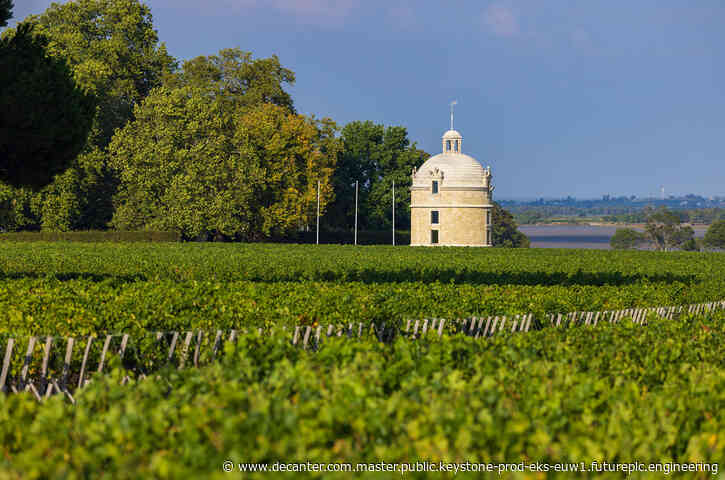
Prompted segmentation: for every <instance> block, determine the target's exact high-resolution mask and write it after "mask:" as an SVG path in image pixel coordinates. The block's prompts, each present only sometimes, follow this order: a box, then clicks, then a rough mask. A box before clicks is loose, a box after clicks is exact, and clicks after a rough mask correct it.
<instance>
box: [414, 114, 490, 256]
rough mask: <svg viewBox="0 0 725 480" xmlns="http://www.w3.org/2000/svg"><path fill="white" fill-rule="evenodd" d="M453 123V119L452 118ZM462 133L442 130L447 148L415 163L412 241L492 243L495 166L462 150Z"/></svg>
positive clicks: (460, 244) (485, 245) (467, 244)
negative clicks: (485, 163)
mask: <svg viewBox="0 0 725 480" xmlns="http://www.w3.org/2000/svg"><path fill="white" fill-rule="evenodd" d="M451 123H452V121H451ZM462 145H463V137H461V134H460V133H458V132H457V131H455V130H453V129H451V130H448V131H447V132H446V133H445V134H443V152H442V153H440V154H438V155H435V156H433V157H431V158H429V159H428V160H427V161H426V162H425V163H424V164H423V165H422V166H421V167H420V169H418V170H417V171H416V170H415V169H413V173H412V179H413V183H412V186H411V188H410V202H411V204H410V209H411V211H410V244H411V245H414V246H416V245H417V246H419V245H428V246H435V245H445V246H470V247H490V246H491V245H492V243H491V211H492V209H493V204H492V193H493V186H492V185H491V167H487V168H484V167H483V165H481V163H479V162H478V160H476V159H475V158H473V157H470V156H468V155H464V154H463V153H462Z"/></svg>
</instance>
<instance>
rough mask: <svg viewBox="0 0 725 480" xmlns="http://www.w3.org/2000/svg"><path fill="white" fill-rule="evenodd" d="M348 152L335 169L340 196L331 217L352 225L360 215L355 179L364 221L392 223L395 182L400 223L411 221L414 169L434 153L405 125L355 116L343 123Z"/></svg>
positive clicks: (376, 226) (371, 225)
mask: <svg viewBox="0 0 725 480" xmlns="http://www.w3.org/2000/svg"><path fill="white" fill-rule="evenodd" d="M340 140H341V141H342V152H341V153H340V155H339V157H338V161H337V168H336V169H335V173H334V175H333V179H332V182H333V187H334V190H335V200H334V201H333V203H332V204H331V205H330V209H329V212H328V214H327V215H326V216H325V223H326V224H327V225H328V226H331V227H343V228H352V226H353V224H354V218H355V182H356V181H357V182H358V188H359V193H358V198H359V208H358V226H359V228H361V229H373V230H380V229H384V228H389V227H390V225H391V221H392V186H393V182H395V204H396V208H395V221H396V227H401V228H405V227H406V226H408V225H410V209H409V206H410V188H409V187H410V183H411V179H410V172H411V170H412V169H413V167H416V168H418V167H420V166H421V165H422V164H423V162H425V160H426V159H427V158H428V157H429V156H430V155H428V153H426V152H424V151H422V150H419V149H418V148H417V146H416V144H415V143H413V144H411V143H410V140H409V139H408V131H407V130H406V129H405V127H401V126H391V127H387V128H386V127H385V126H383V125H377V124H374V123H373V122H371V121H365V122H361V121H354V122H351V123H349V124H347V125H345V127H344V128H343V129H342V132H341V135H340Z"/></svg>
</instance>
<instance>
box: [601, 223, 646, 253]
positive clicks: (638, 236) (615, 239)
mask: <svg viewBox="0 0 725 480" xmlns="http://www.w3.org/2000/svg"><path fill="white" fill-rule="evenodd" d="M646 242H647V239H646V237H645V234H644V233H642V232H638V231H637V230H634V229H631V228H618V229H617V230H616V231H615V232H614V235H612V238H610V239H609V245H610V246H611V247H612V248H613V249H615V250H628V249H633V248H637V247H638V246H640V245H643V244H644V243H646Z"/></svg>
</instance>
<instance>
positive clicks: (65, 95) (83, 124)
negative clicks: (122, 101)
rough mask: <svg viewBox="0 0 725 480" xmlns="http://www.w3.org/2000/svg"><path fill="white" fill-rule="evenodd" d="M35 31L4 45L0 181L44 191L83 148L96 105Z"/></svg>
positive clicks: (22, 28) (0, 56) (23, 30)
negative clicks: (50, 52) (43, 188)
mask: <svg viewBox="0 0 725 480" xmlns="http://www.w3.org/2000/svg"><path fill="white" fill-rule="evenodd" d="M32 30H33V25H32V24H28V23H23V24H21V25H19V26H18V28H17V29H14V30H13V31H12V32H11V33H10V34H7V35H3V37H2V38H1V39H0V180H1V181H3V182H5V183H7V184H9V185H11V186H14V187H29V188H33V189H39V188H40V187H43V186H45V185H47V184H49V183H50V182H51V181H52V180H53V177H54V176H55V175H56V174H58V173H61V172H63V171H64V170H66V169H67V168H68V167H69V166H70V165H71V162H72V161H73V160H74V159H75V158H76V156H77V155H78V153H79V152H80V151H81V149H82V148H83V146H84V144H85V142H86V138H87V137H88V133H89V131H90V128H91V122H92V119H93V114H94V112H95V99H94V97H93V96H91V95H89V94H87V93H85V92H84V91H82V90H81V88H79V87H78V86H77V85H76V83H75V81H74V79H73V75H72V73H71V71H70V69H69V68H68V65H67V64H66V62H65V60H64V59H62V58H59V57H54V56H51V55H49V54H48V52H47V47H48V39H47V38H46V37H45V36H43V35H33V34H32Z"/></svg>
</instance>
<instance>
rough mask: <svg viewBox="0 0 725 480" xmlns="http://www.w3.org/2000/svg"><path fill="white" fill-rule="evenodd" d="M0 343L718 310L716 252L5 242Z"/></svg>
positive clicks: (722, 281) (721, 285) (723, 267)
mask: <svg viewBox="0 0 725 480" xmlns="http://www.w3.org/2000/svg"><path fill="white" fill-rule="evenodd" d="M0 270H1V271H2V276H3V281H2V284H1V285H0V311H2V312H3V322H2V323H0V332H3V333H14V334H26V333H38V334H42V333H49V334H68V333H73V334H89V333H95V332H121V331H124V332H132V331H139V330H145V329H158V330H178V329H186V328H203V329H215V328H236V327H244V326H251V325H272V324H286V325H292V324H312V323H314V322H318V323H319V324H324V323H331V322H347V321H365V322H367V321H391V320H402V319H406V318H425V317H431V316H437V317H443V318H457V317H464V316H470V315H493V314H495V315H500V314H521V313H529V312H533V313H535V314H536V315H537V316H538V317H539V318H542V316H543V315H544V313H554V312H568V311H576V310H580V311H581V310H587V311H592V310H612V309H617V308H628V307H635V306H638V307H639V306H664V305H677V304H687V303H698V302H704V301H713V300H719V299H721V298H722V292H723V291H725V273H723V272H725V257H723V256H722V255H720V254H718V253H704V254H691V253H686V252H671V253H667V254H665V253H662V252H644V251H621V252H619V251H617V252H607V251H582V250H569V251H567V250H536V249H467V248H440V249H429V248H422V247H421V248H410V247H390V246H387V247H385V246H376V247H357V248H356V247H353V246H331V245H320V246H315V245H269V244H253V245H244V244H227V243H215V244H188V243H187V244H183V243H166V244H160V243H136V244H114V243H97V244H94V243H63V242H57V243H44V242H33V243H25V244H23V243H14V242H2V243H0Z"/></svg>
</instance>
